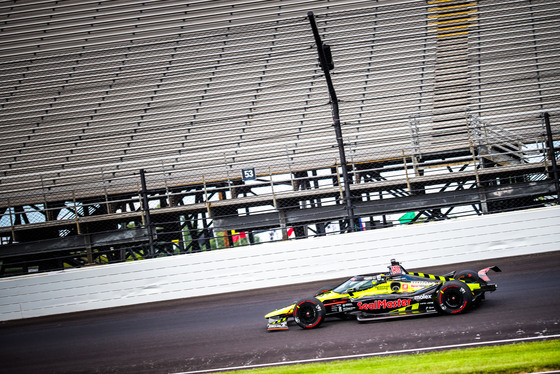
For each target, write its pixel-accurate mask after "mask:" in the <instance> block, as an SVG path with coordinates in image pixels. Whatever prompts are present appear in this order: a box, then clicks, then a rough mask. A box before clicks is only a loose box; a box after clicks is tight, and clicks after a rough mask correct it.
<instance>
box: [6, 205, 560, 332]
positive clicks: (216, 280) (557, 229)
mask: <svg viewBox="0 0 560 374" xmlns="http://www.w3.org/2000/svg"><path fill="white" fill-rule="evenodd" d="M559 223H560V207H549V208H543V209H534V210H526V211H518V212H509V213H500V214H493V215H488V216H480V217H468V218H461V219H454V220H448V221H442V222H433V223H424V224H417V225H410V226H398V227H393V228H387V229H382V230H372V231H364V232H356V233H352V234H344V235H332V236H326V237H319V238H310V239H304V240H289V241H283V242H275V243H266V244H260V245H255V246H246V247H240V248H231V249H224V250H216V251H212V252H203V253H194V254H187V255H181V256H173V257H166V258H157V259H151V260H144V261H136V262H127V263H119V264H112V265H103V266H95V267H85V268H81V269H70V270H64V271H59V272H50V273H40V274H33V275H27V276H19V277H13V278H4V279H0V320H1V321H6V320H13V319H23V318H31V317H39V316H46V315H53V314H60V313H69V312H79V311H86V310H93V309H101V308H109V307H118V306H126V305H133V304H141V303H148V302H155V301H164V300H172V299H180V298H189V297H195V296H203V295H210V294H217V293H227V292H233V291H243V290H248V289H254V288H266V287H273V286H281V285H287V284H294V283H299V282H310V281H318V280H325V279H331V278H338V277H344V276H350V275H353V274H359V273H367V272H374V271H384V270H386V269H387V265H388V263H389V261H390V259H392V258H395V259H397V260H398V261H401V262H402V263H403V264H404V266H405V267H406V268H410V269H413V268H418V267H424V266H436V265H445V264H451V263H459V262H464V261H473V260H484V259H492V258H500V257H509V256H517V255H524V254H532V253H541V252H550V251H557V250H560V225H559ZM490 265H492V264H490Z"/></svg>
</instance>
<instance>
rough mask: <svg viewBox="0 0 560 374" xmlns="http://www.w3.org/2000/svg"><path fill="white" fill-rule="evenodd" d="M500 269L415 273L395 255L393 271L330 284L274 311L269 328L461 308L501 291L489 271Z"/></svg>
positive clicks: (390, 268) (278, 328) (462, 310)
mask: <svg viewBox="0 0 560 374" xmlns="http://www.w3.org/2000/svg"><path fill="white" fill-rule="evenodd" d="M490 270H494V271H496V272H500V271H501V270H500V269H499V268H498V267H497V266H490V267H487V268H484V269H482V270H480V271H478V272H476V271H473V270H462V271H459V272H451V273H449V274H445V275H442V276H438V275H432V274H424V273H409V272H408V271H406V270H405V269H404V268H403V267H402V265H401V264H400V263H398V262H397V261H395V260H391V266H389V272H386V273H373V274H366V275H357V276H354V277H352V278H350V279H348V280H347V281H345V282H344V283H342V284H340V285H338V286H336V287H325V288H322V289H320V290H319V291H317V292H316V293H315V295H314V296H313V297H308V298H304V299H301V300H298V301H296V302H295V303H293V304H291V305H289V306H287V307H285V308H282V309H278V310H275V311H273V312H271V313H268V314H267V315H266V316H265V318H266V319H268V330H269V331H275V330H287V329H288V321H289V320H290V319H292V318H293V320H294V321H295V323H296V324H298V325H299V326H300V327H301V328H303V329H312V328H315V327H318V326H320V325H321V324H322V323H323V321H324V320H325V318H326V317H330V316H333V317H339V318H342V319H357V320H358V321H368V320H373V319H377V318H391V317H401V316H409V315H415V314H426V313H440V314H457V313H462V312H465V311H467V310H469V309H470V308H471V307H473V306H476V305H478V304H479V303H480V302H481V301H482V300H484V297H485V293H486V292H493V291H496V289H497V285H496V284H494V283H490V279H489V278H488V275H487V273H488V272H489V271H490Z"/></svg>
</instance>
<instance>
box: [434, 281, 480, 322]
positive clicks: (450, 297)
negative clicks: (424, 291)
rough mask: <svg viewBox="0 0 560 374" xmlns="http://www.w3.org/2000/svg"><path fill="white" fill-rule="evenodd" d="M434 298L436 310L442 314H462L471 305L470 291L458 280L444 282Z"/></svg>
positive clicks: (471, 296) (471, 295)
mask: <svg viewBox="0 0 560 374" xmlns="http://www.w3.org/2000/svg"><path fill="white" fill-rule="evenodd" d="M436 296H437V297H436V308H437V309H438V311H439V312H440V313H443V314H459V313H463V312H465V311H467V310H469V309H470V307H471V306H472V303H473V294H472V291H471V289H470V288H469V286H467V285H466V284H465V283H463V282H461V281H458V280H452V281H448V282H445V283H444V284H443V285H442V286H441V288H440V289H439V290H438V291H437V294H436Z"/></svg>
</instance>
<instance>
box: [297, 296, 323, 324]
mask: <svg viewBox="0 0 560 374" xmlns="http://www.w3.org/2000/svg"><path fill="white" fill-rule="evenodd" d="M325 314H326V310H325V306H324V305H323V303H322V302H321V301H319V300H317V299H316V298H314V297H310V298H307V299H302V300H299V301H297V302H296V305H295V307H294V321H295V322H296V323H297V324H298V325H299V327H301V328H302V329H313V328H316V327H319V326H320V325H321V324H322V323H323V321H324V320H325Z"/></svg>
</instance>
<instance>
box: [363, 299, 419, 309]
mask: <svg viewBox="0 0 560 374" xmlns="http://www.w3.org/2000/svg"><path fill="white" fill-rule="evenodd" d="M409 305H410V299H398V300H375V301H374V302H371V303H358V308H360V309H361V310H376V309H395V308H402V307H405V306H409Z"/></svg>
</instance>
